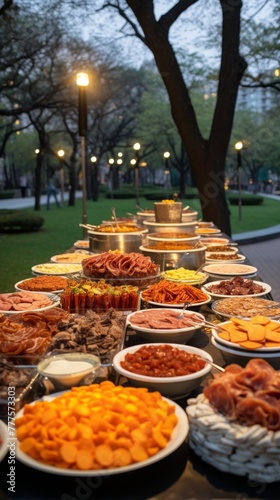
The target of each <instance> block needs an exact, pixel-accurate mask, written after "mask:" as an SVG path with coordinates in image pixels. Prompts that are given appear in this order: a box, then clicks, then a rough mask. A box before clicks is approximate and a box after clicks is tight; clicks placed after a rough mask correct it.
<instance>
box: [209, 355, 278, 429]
mask: <svg viewBox="0 0 280 500" xmlns="http://www.w3.org/2000/svg"><path fill="white" fill-rule="evenodd" d="M203 393H204V395H205V396H206V398H207V399H208V400H209V402H210V404H211V406H213V408H215V410H217V411H218V412H220V413H222V414H224V415H226V416H227V417H228V418H229V420H232V421H237V422H239V423H242V424H246V425H249V426H250V425H254V424H259V425H262V426H263V427H266V428H267V429H269V430H273V431H276V430H280V371H277V370H275V369H274V368H273V367H272V366H271V365H269V364H268V363H267V362H266V361H265V360H264V359H261V358H255V359H252V360H250V361H249V362H248V363H247V365H246V366H245V368H241V367H239V368H237V366H236V365H229V366H228V367H226V369H225V372H224V373H222V374H217V375H215V378H214V379H213V380H211V381H210V383H209V385H208V386H207V387H206V388H205V389H204V390H203Z"/></svg>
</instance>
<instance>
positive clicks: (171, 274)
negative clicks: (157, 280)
mask: <svg viewBox="0 0 280 500" xmlns="http://www.w3.org/2000/svg"><path fill="white" fill-rule="evenodd" d="M181 269H182V268H180V269H179V271H180V276H184V274H181ZM176 271H177V270H176V269H175V270H174V269H173V270H168V271H163V272H162V273H161V276H162V278H163V279H165V280H167V281H173V282H175V283H187V284H189V285H201V284H202V283H205V281H206V280H207V279H208V276H207V274H206V273H203V272H199V273H197V278H195V277H194V276H195V271H194V270H191V272H192V273H193V274H192V275H191V276H192V278H186V279H184V278H176ZM186 271H187V270H186ZM182 273H184V271H182ZM186 274H187V273H186Z"/></svg>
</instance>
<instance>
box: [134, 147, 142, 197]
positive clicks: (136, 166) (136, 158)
mask: <svg viewBox="0 0 280 500" xmlns="http://www.w3.org/2000/svg"><path fill="white" fill-rule="evenodd" d="M140 148H141V144H139V142H136V143H135V144H133V149H134V151H135V164H134V179H135V191H136V205H139V149H140Z"/></svg>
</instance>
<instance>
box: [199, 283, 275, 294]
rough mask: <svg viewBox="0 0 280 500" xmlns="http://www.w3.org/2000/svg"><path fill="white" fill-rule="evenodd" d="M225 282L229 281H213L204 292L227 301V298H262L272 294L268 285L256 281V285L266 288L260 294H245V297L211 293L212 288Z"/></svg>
mask: <svg viewBox="0 0 280 500" xmlns="http://www.w3.org/2000/svg"><path fill="white" fill-rule="evenodd" d="M224 281H228V280H219V281H211V282H210V283H206V285H204V286H203V287H202V290H203V291H204V292H206V293H208V294H209V295H211V297H215V298H217V299H218V298H219V299H225V298H227V297H261V296H262V295H267V294H268V293H269V292H271V286H270V285H268V284H267V283H263V282H262V281H254V283H255V284H256V285H260V286H262V287H263V288H264V291H263V292H259V293H249V294H245V295H223V294H218V293H214V292H211V290H210V287H211V286H213V285H219V284H220V283H223V282H224Z"/></svg>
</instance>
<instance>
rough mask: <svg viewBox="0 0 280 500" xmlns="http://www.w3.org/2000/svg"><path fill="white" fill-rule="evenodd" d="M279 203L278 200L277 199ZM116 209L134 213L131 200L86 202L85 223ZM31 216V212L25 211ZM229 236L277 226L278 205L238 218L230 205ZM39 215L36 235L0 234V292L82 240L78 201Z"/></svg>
mask: <svg viewBox="0 0 280 500" xmlns="http://www.w3.org/2000/svg"><path fill="white" fill-rule="evenodd" d="M279 201H280V198H279ZM187 204H189V205H190V208H192V209H194V210H197V211H198V212H199V214H198V218H200V217H201V213H200V209H199V207H198V201H197V200H190V202H189V203H188V201H187V200H186V202H185V203H184V205H187ZM112 206H114V207H115V209H116V213H117V216H119V217H124V216H126V215H127V212H130V213H136V211H137V210H136V207H135V199H131V200H130V199H128V200H123V199H122V200H115V199H106V198H105V197H104V195H102V196H101V197H100V199H99V200H98V202H93V201H88V202H87V216H88V217H87V220H88V223H90V224H100V223H101V222H102V220H104V219H106V220H108V219H110V218H111V207H112ZM140 206H141V207H142V208H153V206H154V202H153V201H147V200H146V199H145V198H140ZM28 211H31V212H32V213H33V214H34V210H33V209H29V210H28ZM230 211H231V224H232V233H233V234H235V233H241V232H247V231H252V230H256V229H262V228H266V227H269V226H274V225H277V224H280V215H279V214H280V204H279V202H278V201H277V200H271V199H268V198H264V201H263V204H261V205H256V206H243V207H242V218H241V221H239V218H238V206H233V205H230ZM37 213H38V214H39V215H41V216H43V217H44V219H45V223H44V225H43V228H42V229H41V230H40V231H38V232H33V233H20V234H0V255H1V277H0V291H1V292H9V291H13V290H14V284H15V283H16V282H17V281H20V280H21V279H25V278H28V277H31V276H32V274H31V267H32V266H34V265H36V264H41V263H44V262H48V261H49V260H50V257H52V256H53V255H55V254H58V253H63V252H65V250H67V249H69V248H70V247H71V246H72V245H73V243H74V242H75V241H76V240H78V239H81V238H82V237H83V229H82V228H81V227H79V224H80V223H81V221H82V200H76V204H75V207H69V206H68V205H67V204H66V203H65V205H64V206H63V207H62V208H60V209H58V208H56V206H55V205H51V210H49V211H47V210H46V209H45V207H44V206H43V207H42V208H41V211H40V212H37Z"/></svg>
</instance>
